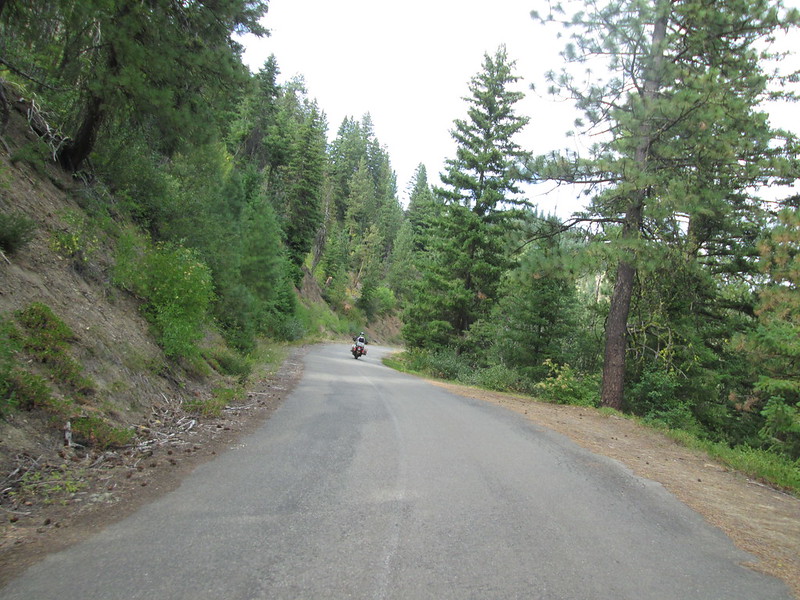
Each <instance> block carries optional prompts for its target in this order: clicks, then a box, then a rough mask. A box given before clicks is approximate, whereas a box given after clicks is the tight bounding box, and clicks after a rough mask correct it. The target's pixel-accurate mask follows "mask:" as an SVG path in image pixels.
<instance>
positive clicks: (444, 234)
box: [404, 46, 529, 346]
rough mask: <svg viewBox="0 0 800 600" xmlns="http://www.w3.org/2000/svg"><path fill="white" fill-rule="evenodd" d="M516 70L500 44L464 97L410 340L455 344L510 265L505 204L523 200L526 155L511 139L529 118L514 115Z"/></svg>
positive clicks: (508, 214)
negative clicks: (464, 111)
mask: <svg viewBox="0 0 800 600" xmlns="http://www.w3.org/2000/svg"><path fill="white" fill-rule="evenodd" d="M513 67H514V63H513V61H510V60H509V58H508V55H507V53H506V49H505V47H503V46H501V47H500V48H498V50H497V51H496V52H495V54H494V55H491V56H490V55H489V54H486V55H484V61H483V64H482V70H481V71H480V72H479V73H478V74H477V75H476V76H475V77H473V78H472V80H471V81H470V84H469V90H470V92H471V95H470V96H469V97H467V98H465V100H466V102H467V104H468V109H467V118H466V119H457V120H456V121H455V127H454V129H453V130H452V132H451V134H452V136H453V138H454V139H455V141H456V144H457V147H456V156H455V158H451V159H448V160H447V161H446V165H447V171H446V172H445V173H443V174H442V176H441V179H442V182H443V183H444V184H445V185H446V186H447V187H445V188H442V189H437V190H436V193H437V194H438V195H439V196H440V197H441V198H442V199H443V200H444V203H445V206H444V207H443V211H442V215H441V217H440V218H438V219H437V221H436V224H435V232H434V233H433V235H432V236H431V237H430V238H429V242H430V250H431V254H430V262H429V263H427V267H426V269H425V272H424V274H423V281H422V282H421V284H420V285H419V286H418V288H419V289H418V291H417V293H416V298H415V301H414V304H413V306H412V307H411V308H410V309H409V310H408V312H407V315H408V320H407V322H406V325H407V327H406V331H405V333H404V335H405V336H406V339H407V341H409V343H411V344H419V345H433V346H436V345H447V344H452V343H454V342H456V340H457V338H458V337H460V336H461V335H462V334H463V333H464V332H465V331H467V330H468V329H469V327H470V326H471V325H472V324H473V323H474V322H475V321H476V320H477V319H479V318H480V317H481V316H484V315H486V314H487V311H488V310H489V308H490V306H491V303H492V301H493V300H494V299H495V296H496V291H497V285H498V283H499V281H500V277H501V275H502V273H503V272H504V270H505V269H506V268H508V266H509V265H510V264H511V263H510V260H509V259H510V256H509V252H508V248H507V244H505V243H504V240H505V234H506V233H507V231H508V228H507V227H508V225H509V224H510V223H511V222H512V220H513V218H514V212H513V211H511V210H508V208H509V207H510V206H513V205H520V204H526V201H525V200H524V199H521V198H520V197H519V187H518V184H519V182H520V181H523V180H524V179H525V176H524V175H523V173H522V170H521V165H522V164H523V163H524V161H526V160H527V159H528V157H529V154H528V153H527V152H525V151H523V150H522V149H521V148H520V146H519V145H518V144H517V143H516V142H515V141H514V139H513V137H514V135H515V134H516V133H518V132H519V131H520V130H521V129H522V128H523V127H524V126H525V125H526V124H527V122H528V119H527V118H526V117H522V116H519V115H517V114H515V112H514V104H515V103H516V102H518V101H519V100H520V99H522V97H523V94H522V92H518V91H515V90H513V89H512V86H513V84H514V83H516V82H517V80H518V78H517V77H516V76H515V75H514V74H513ZM428 329H430V331H431V332H432V333H431V335H430V336H428V334H427V333H426V330H428Z"/></svg>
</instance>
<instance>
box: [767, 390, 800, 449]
mask: <svg viewBox="0 0 800 600" xmlns="http://www.w3.org/2000/svg"><path fill="white" fill-rule="evenodd" d="M761 414H762V415H763V416H764V417H765V418H766V422H765V424H764V427H763V428H762V429H761V431H760V432H759V434H760V435H761V437H762V439H764V441H765V442H766V443H767V444H769V446H770V449H773V450H778V451H779V452H781V453H783V454H786V455H787V456H788V457H789V458H791V459H792V460H800V403H798V404H796V405H795V406H790V405H788V404H786V403H785V402H784V400H783V398H780V397H776V396H773V397H772V398H770V399H769V401H768V402H767V405H766V406H765V407H764V410H762V411H761Z"/></svg>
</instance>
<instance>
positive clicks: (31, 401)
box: [0, 369, 52, 413]
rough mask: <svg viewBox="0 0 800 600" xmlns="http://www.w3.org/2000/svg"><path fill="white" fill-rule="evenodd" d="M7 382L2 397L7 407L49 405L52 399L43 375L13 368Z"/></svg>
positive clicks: (0, 411) (32, 407)
mask: <svg viewBox="0 0 800 600" xmlns="http://www.w3.org/2000/svg"><path fill="white" fill-rule="evenodd" d="M7 383H8V386H7V388H6V392H5V394H4V397H5V399H6V401H7V403H8V406H9V407H13V408H18V409H20V410H33V409H34V408H43V407H47V406H49V404H50V401H51V399H52V396H51V393H50V386H49V385H48V383H47V381H46V380H45V379H44V378H43V377H40V376H39V375H36V374H35V373H28V372H27V371H23V370H22V369H14V370H13V371H12V372H11V374H10V376H9V378H8V382H7ZM0 413H2V410H0Z"/></svg>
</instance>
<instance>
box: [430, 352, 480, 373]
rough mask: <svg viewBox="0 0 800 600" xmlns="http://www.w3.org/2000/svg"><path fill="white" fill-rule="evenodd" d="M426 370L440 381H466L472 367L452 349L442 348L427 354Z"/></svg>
mask: <svg viewBox="0 0 800 600" xmlns="http://www.w3.org/2000/svg"><path fill="white" fill-rule="evenodd" d="M426 370H427V371H428V372H429V373H430V374H431V375H433V376H434V377H439V378H441V379H450V380H453V381H459V380H461V381H466V380H468V378H469V376H470V374H471V372H472V367H471V365H470V364H469V363H468V362H467V361H466V360H465V358H464V357H463V356H461V355H459V354H458V352H457V351H456V350H455V349H454V348H444V349H442V350H436V351H434V352H431V353H429V354H428V360H427V368H426Z"/></svg>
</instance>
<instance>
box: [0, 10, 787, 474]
mask: <svg viewBox="0 0 800 600" xmlns="http://www.w3.org/2000/svg"><path fill="white" fill-rule="evenodd" d="M532 4H533V3H532ZM570 6H572V7H574V8H575V10H574V12H572V11H571V10H570V9H569V7H570ZM267 9H268V2H267V0H222V1H214V2H208V1H199V0H146V1H141V2H140V1H137V2H131V1H130V0H50V1H47V2H35V3H32V2H27V1H23V0H0V83H1V84H2V85H0V93H2V96H1V97H0V105H1V107H2V115H0V117H2V121H3V126H4V125H5V123H6V122H7V121H8V114H9V110H10V108H9V107H10V105H11V103H12V101H13V99H14V98H17V97H20V98H26V99H27V100H28V101H29V102H30V105H31V106H32V107H33V109H32V110H31V111H29V121H30V127H31V128H32V129H33V130H34V131H35V132H36V134H37V136H38V142H37V143H36V144H33V145H31V146H30V147H27V148H25V149H24V151H23V152H21V153H20V152H18V153H17V156H15V157H14V159H15V160H24V161H29V162H36V161H39V162H42V161H46V162H50V163H55V164H57V165H59V166H60V168H62V169H63V170H64V171H66V172H68V173H71V174H73V176H74V177H75V178H77V179H80V180H82V181H83V182H84V183H85V187H86V193H85V195H84V197H83V200H82V202H83V203H84V208H85V209H86V211H85V214H82V215H80V216H79V215H74V218H73V220H72V222H71V231H70V232H69V235H65V236H63V238H60V239H58V240H56V241H55V243H57V244H59V245H60V246H59V247H60V250H61V251H62V252H64V253H66V254H68V255H69V256H71V257H73V258H74V260H75V262H76V264H79V263H81V262H86V261H91V260H92V253H93V249H94V245H95V244H96V236H97V235H99V233H98V232H104V234H106V235H108V234H109V232H112V231H113V236H112V237H113V245H114V248H115V250H114V257H113V265H112V266H111V267H110V268H109V278H110V282H111V284H112V285H113V286H115V287H116V288H118V289H120V290H125V291H127V292H130V293H131V294H133V295H135V296H136V297H137V298H139V299H140V300H141V311H142V314H143V315H144V316H145V317H146V318H147V320H148V321H149V322H150V324H151V326H152V330H153V332H154V333H155V335H156V337H157V340H158V343H159V345H160V346H161V347H162V349H163V351H164V353H165V355H166V356H167V357H170V358H171V359H174V360H189V361H191V360H194V359H196V358H197V357H198V356H200V352H201V343H202V339H203V336H204V331H206V330H208V329H209V328H213V329H215V330H217V331H219V332H220V334H221V335H222V336H223V337H224V339H225V340H226V343H227V344H228V346H229V347H230V349H231V351H232V352H234V353H235V354H236V355H238V356H239V357H241V358H242V359H246V357H247V356H248V355H249V354H250V353H251V352H252V351H253V350H254V348H255V347H256V344H257V341H258V340H259V339H261V338H269V339H273V340H283V341H297V340H303V339H310V338H313V336H314V335H315V332H316V331H318V329H319V327H320V325H323V326H324V327H325V328H327V330H328V331H329V332H330V333H331V334H333V335H337V336H339V338H340V339H342V338H344V337H345V336H346V335H349V334H351V333H352V332H354V331H357V330H360V329H362V328H365V327H368V326H369V324H370V323H371V322H373V321H375V320H378V319H385V318H389V317H396V318H399V319H400V320H401V321H402V323H403V328H402V342H403V344H404V346H405V350H404V352H403V354H402V355H400V357H399V358H398V359H397V360H398V363H399V364H401V365H402V368H405V369H408V370H410V371H414V372H419V373H425V374H428V375H431V376H435V377H440V378H444V379H450V380H455V381H458V382H461V383H465V384H469V385H475V386H482V387H486V388H490V389H494V390H500V391H508V392H513V393H516V394H524V395H530V396H532V397H535V398H538V399H541V400H544V401H549V402H557V403H570V404H579V405H585V406H601V407H607V408H609V409H615V410H618V411H622V412H624V413H626V414H629V415H634V416H636V417H639V418H641V419H643V420H644V421H646V422H649V423H653V424H655V425H657V426H659V427H662V428H668V429H671V430H675V431H681V432H685V434H686V435H689V436H692V438H693V439H697V440H702V441H704V442H705V443H707V444H711V445H713V446H714V447H717V448H735V449H738V450H739V451H740V453H741V454H742V455H743V456H746V457H748V458H749V459H750V460H754V461H759V462H761V463H764V464H769V465H772V466H774V469H775V471H776V472H780V473H782V474H783V475H775V476H774V477H775V479H776V480H779V481H781V482H783V485H786V486H791V485H792V484H791V483H790V482H795V483H794V485H800V290H799V289H798V285H800V195H798V194H797V193H796V192H792V191H791V186H792V185H793V184H794V183H795V182H796V181H797V179H798V177H800V161H798V152H799V151H800V145H798V137H797V135H796V134H795V133H794V132H791V131H787V130H782V129H778V128H775V127H774V126H773V125H772V124H771V123H770V120H769V118H768V114H767V112H766V109H765V106H766V104H767V103H769V102H771V101H792V100H795V99H796V96H795V92H794V89H795V88H796V84H797V82H798V78H799V76H798V73H778V72H777V71H776V70H775V68H774V65H775V64H777V63H779V62H780V61H781V59H782V58H784V56H783V55H781V54H779V53H777V52H776V51H774V50H773V49H772V45H771V42H772V41H774V39H775V37H776V36H777V35H779V34H785V33H786V32H787V31H790V30H796V28H797V25H798V22H799V21H800V14H798V11H796V10H793V9H792V10H790V9H787V8H785V7H784V6H783V4H782V2H775V1H767V0H724V1H720V2H709V1H708V0H687V1H685V2H674V1H671V0H652V1H649V2H642V1H638V0H609V1H608V2H605V3H595V2H566V3H564V5H563V6H562V5H561V4H558V5H553V6H552V7H551V8H550V12H547V13H546V14H545V13H536V12H534V13H532V15H531V16H532V19H533V21H534V22H536V23H538V24H539V25H541V26H546V27H563V28H564V31H565V36H564V41H565V47H564V51H563V53H562V56H563V65H562V67H560V68H559V69H557V70H554V71H552V72H549V73H548V74H547V77H548V81H549V84H550V89H549V90H547V91H548V92H550V93H552V94H553V95H554V96H555V97H559V98H566V99H569V100H570V101H571V102H572V103H573V104H574V106H575V115H576V119H575V135H591V139H592V140H593V141H592V144H593V145H592V146H591V147H590V148H589V150H588V151H587V153H586V154H585V155H577V154H574V153H570V152H559V151H553V152H552V153H550V154H548V155H544V156H535V155H533V154H532V153H531V152H530V151H529V150H528V149H526V148H523V147H521V146H520V145H519V144H518V143H517V142H516V141H515V135H516V134H517V133H518V132H519V131H520V130H521V129H522V128H523V127H525V126H526V125H527V124H528V122H529V120H530V116H529V115H524V114H519V112H518V110H517V108H516V106H517V103H518V102H519V100H521V99H522V97H523V94H522V92H519V91H517V87H516V86H515V84H516V82H517V81H518V80H519V78H520V74H519V73H517V72H516V70H515V62H514V58H513V57H511V56H509V55H508V54H507V51H506V49H505V48H504V47H502V46H501V47H499V48H497V49H487V51H486V54H485V56H484V60H483V62H482V64H480V65H475V73H476V74H475V75H474V77H473V78H472V79H471V80H470V81H469V96H468V97H467V98H466V99H465V106H464V112H463V114H462V115H453V124H452V130H451V134H452V136H453V139H454V140H455V142H456V147H457V151H456V153H455V156H452V157H446V162H445V164H446V167H445V170H444V172H442V173H441V174H439V177H438V180H436V181H435V182H434V180H435V179H436V178H434V177H432V176H431V174H429V173H428V172H427V171H426V168H425V166H424V165H420V166H419V168H418V169H417V171H416V174H415V177H414V178H413V180H412V181H410V182H397V181H396V176H395V173H394V171H393V169H392V164H391V157H390V156H389V154H388V151H387V150H386V148H385V146H383V145H382V144H381V142H380V140H378V139H377V136H376V134H375V127H374V124H373V121H372V118H371V116H370V115H369V114H365V115H361V116H358V117H355V116H353V117H348V118H346V119H344V120H343V122H341V123H338V124H336V123H333V124H332V123H328V122H327V117H326V114H325V110H324V107H322V106H319V105H318V103H317V101H316V100H315V99H314V98H311V97H309V93H308V91H307V90H306V88H305V83H304V81H303V79H302V78H295V79H292V80H289V81H285V82H282V80H281V77H280V75H281V72H280V65H278V64H277V61H276V59H275V58H274V57H271V58H269V59H268V60H267V61H266V62H265V63H264V65H263V66H262V67H261V68H260V69H259V70H258V72H256V73H252V72H250V71H249V70H248V68H247V67H246V66H245V65H244V64H243V62H242V53H243V48H242V46H241V45H240V43H238V42H237V41H236V39H237V38H236V36H237V35H240V34H243V33H252V34H255V35H258V36H266V35H268V34H269V32H268V28H269V13H268V11H267ZM593 60H602V61H603V65H604V68H603V69H601V70H592V71H589V70H588V69H586V68H585V66H586V65H587V64H589V63H591V61H593ZM589 73H590V74H591V76H589V75H587V74H589ZM333 132H335V133H333ZM544 181H549V182H557V183H563V184H575V183H578V184H583V185H584V186H585V187H586V189H589V190H590V196H589V198H590V200H589V203H588V205H587V207H586V209H585V210H584V211H583V212H580V213H577V214H575V215H573V217H572V218H570V219H559V218H556V217H554V216H552V215H547V214H544V213H542V212H541V211H540V210H539V209H538V208H537V206H536V205H534V204H533V203H532V202H531V201H530V200H529V199H527V198H526V197H525V195H524V193H523V190H524V186H525V184H529V183H531V182H544ZM398 185H403V186H406V185H407V186H408V189H409V190H410V196H409V202H408V205H407V206H403V205H401V203H400V201H399V199H398ZM776 190H789V191H786V192H781V191H778V192H777V195H776ZM111 223H113V224H114V226H112V225H110V224H111ZM32 227H33V224H32V222H31V221H30V219H28V218H26V217H25V216H23V215H20V214H18V213H17V212H15V210H14V207H13V206H9V205H8V204H7V203H6V202H5V201H3V202H2V203H1V204H0V249H2V251H3V256H4V257H6V256H9V257H12V256H13V255H14V253H15V252H17V251H19V250H20V248H22V247H24V244H25V243H26V240H27V238H28V236H29V233H30V230H31V228H32ZM304 277H313V278H314V279H315V280H316V282H317V283H318V285H319V286H320V288H321V289H322V293H323V297H324V300H325V302H326V303H327V305H328V306H329V307H330V309H331V312H330V315H329V316H325V317H324V319H325V322H324V323H320V320H321V319H323V317H322V316H320V315H315V314H311V313H310V312H309V311H308V309H306V308H305V307H303V306H301V305H299V303H298V300H297V293H296V290H297V288H299V287H300V285H301V283H302V281H303V278H304ZM0 317H2V320H0V325H2V327H1V328H0V329H2V331H0V342H3V344H2V345H3V350H2V351H0V393H1V394H2V396H3V398H2V399H0V413H3V414H5V413H7V412H9V411H12V410H16V409H18V408H19V406H18V405H19V404H20V403H21V396H22V395H23V394H24V389H23V388H24V386H22V385H21V384H20V380H19V378H18V377H16V376H15V373H16V372H17V371H15V369H16V368H17V367H16V366H15V364H16V363H15V361H16V351H15V350H14V343H13V335H11V334H10V333H8V332H9V331H10V329H9V326H8V324H9V323H10V321H11V319H10V318H8V316H7V315H5V316H4V315H0ZM2 336H5V338H3V337H2Z"/></svg>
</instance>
